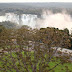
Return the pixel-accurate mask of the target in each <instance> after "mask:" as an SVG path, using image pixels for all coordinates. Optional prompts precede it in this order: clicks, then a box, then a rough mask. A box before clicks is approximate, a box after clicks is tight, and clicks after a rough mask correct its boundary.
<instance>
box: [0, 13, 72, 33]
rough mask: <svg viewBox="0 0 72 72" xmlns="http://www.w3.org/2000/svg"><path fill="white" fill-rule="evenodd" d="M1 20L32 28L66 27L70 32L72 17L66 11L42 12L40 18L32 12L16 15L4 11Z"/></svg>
mask: <svg viewBox="0 0 72 72" xmlns="http://www.w3.org/2000/svg"><path fill="white" fill-rule="evenodd" d="M3 21H11V22H13V23H16V24H19V25H28V26H30V27H32V28H42V27H43V28H46V27H55V28H59V29H64V28H68V29H69V32H70V33H71V29H72V18H71V16H70V15H68V14H66V13H56V14H53V13H52V12H44V13H43V14H42V15H41V18H38V15H32V14H22V15H17V14H14V13H5V15H4V16H0V22H3Z"/></svg>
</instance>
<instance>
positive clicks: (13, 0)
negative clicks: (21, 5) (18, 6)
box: [0, 0, 72, 3]
mask: <svg viewBox="0 0 72 72" xmlns="http://www.w3.org/2000/svg"><path fill="white" fill-rule="evenodd" d="M2 2H3V3H7V2H72V0H0V3H2Z"/></svg>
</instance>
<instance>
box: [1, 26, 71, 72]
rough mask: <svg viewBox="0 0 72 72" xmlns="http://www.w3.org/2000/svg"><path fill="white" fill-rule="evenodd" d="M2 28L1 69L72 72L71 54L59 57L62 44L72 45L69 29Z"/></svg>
mask: <svg viewBox="0 0 72 72" xmlns="http://www.w3.org/2000/svg"><path fill="white" fill-rule="evenodd" d="M0 29H1V31H0V71H1V72H61V71H62V72H72V69H71V65H72V63H71V61H70V60H69V59H70V57H71V55H68V54H67V55H66V56H64V55H62V53H61V52H59V54H60V56H55V54H56V53H57V49H58V47H66V48H70V47H71V38H70V35H69V33H68V30H67V29H65V30H59V29H55V28H41V29H40V30H37V29H34V30H32V29H31V28H29V27H28V26H23V27H21V28H19V29H14V28H13V29H7V28H4V27H3V26H0ZM52 47H57V48H56V49H53V48H52ZM57 54H58V53H57Z"/></svg>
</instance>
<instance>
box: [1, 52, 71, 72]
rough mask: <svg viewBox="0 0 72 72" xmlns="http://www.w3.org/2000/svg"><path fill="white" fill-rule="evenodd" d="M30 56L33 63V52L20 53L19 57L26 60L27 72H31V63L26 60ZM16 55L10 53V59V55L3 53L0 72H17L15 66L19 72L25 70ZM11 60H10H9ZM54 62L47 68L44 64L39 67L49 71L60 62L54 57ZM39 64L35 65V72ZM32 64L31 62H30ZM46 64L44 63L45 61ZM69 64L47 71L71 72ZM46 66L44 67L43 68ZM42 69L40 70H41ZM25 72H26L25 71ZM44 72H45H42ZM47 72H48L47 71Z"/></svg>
mask: <svg viewBox="0 0 72 72" xmlns="http://www.w3.org/2000/svg"><path fill="white" fill-rule="evenodd" d="M28 53H29V54H31V60H32V61H34V56H33V53H34V52H26V53H25V52H24V51H23V52H22V53H21V55H20V56H22V57H24V59H26V61H27V62H28V65H27V68H28V69H29V72H32V68H31V63H30V62H29V61H30V58H29V59H27V58H26V54H28ZM18 54H19V53H16V52H12V53H11V55H12V57H10V54H8V53H5V55H4V56H2V58H1V61H0V68H1V69H0V72H17V71H16V69H15V65H16V67H18V69H19V72H20V71H21V72H24V71H25V69H24V64H23V61H22V57H20V56H19V58H18ZM11 58H12V59H11ZM53 60H55V61H51V62H50V63H49V66H46V65H44V63H42V64H41V67H42V66H43V67H42V68H43V69H44V70H45V69H46V70H48V69H51V68H53V67H54V66H55V65H56V64H58V63H59V62H60V59H58V60H57V58H56V57H54V59H53ZM41 61H42V60H41V58H40V59H39V62H41ZM39 62H38V63H37V72H39V71H38V70H39ZM32 63H33V62H32ZM45 63H46V61H45ZM71 65H72V64H71V63H63V64H59V65H58V66H57V67H55V68H54V69H53V70H51V71H49V72H61V71H62V72H66V71H67V72H72V68H71ZM45 66H46V67H45ZM43 69H42V70H43ZM26 72H28V71H27V70H26ZM43 72H45V71H43ZM47 72H48V71H47Z"/></svg>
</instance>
